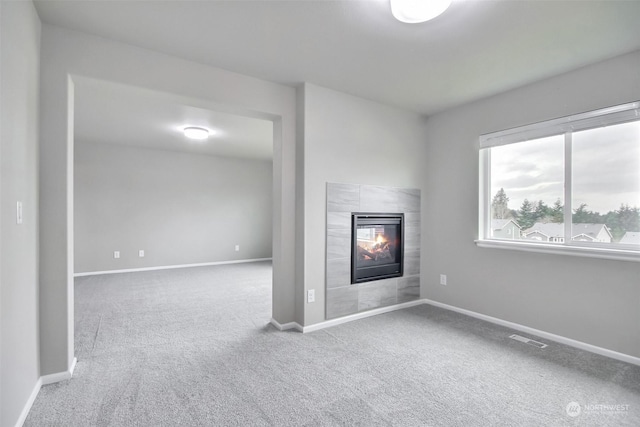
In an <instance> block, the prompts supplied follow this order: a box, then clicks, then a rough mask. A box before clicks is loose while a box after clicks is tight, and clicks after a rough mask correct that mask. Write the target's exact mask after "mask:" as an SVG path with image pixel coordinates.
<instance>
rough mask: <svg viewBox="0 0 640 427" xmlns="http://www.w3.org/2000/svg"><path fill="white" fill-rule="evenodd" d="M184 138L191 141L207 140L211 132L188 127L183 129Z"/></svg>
mask: <svg viewBox="0 0 640 427" xmlns="http://www.w3.org/2000/svg"><path fill="white" fill-rule="evenodd" d="M183 131H184V136H186V137H187V138H189V139H200V140H202V139H207V138H209V131H208V130H207V129H205V128H198V127H194V126H190V127H186V128H184V129H183Z"/></svg>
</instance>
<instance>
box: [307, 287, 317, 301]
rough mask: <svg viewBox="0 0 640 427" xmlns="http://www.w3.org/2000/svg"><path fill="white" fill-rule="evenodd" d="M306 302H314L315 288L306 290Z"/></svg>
mask: <svg viewBox="0 0 640 427" xmlns="http://www.w3.org/2000/svg"><path fill="white" fill-rule="evenodd" d="M307 302H316V290H315V289H309V290H308V291H307Z"/></svg>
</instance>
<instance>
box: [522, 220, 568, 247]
mask: <svg viewBox="0 0 640 427" xmlns="http://www.w3.org/2000/svg"><path fill="white" fill-rule="evenodd" d="M522 235H523V238H524V239H526V240H536V241H538V242H552V243H564V224H562V223H560V224H558V223H555V222H549V223H544V222H536V223H535V224H534V225H533V227H531V228H529V229H527V230H525V231H523V232H522Z"/></svg>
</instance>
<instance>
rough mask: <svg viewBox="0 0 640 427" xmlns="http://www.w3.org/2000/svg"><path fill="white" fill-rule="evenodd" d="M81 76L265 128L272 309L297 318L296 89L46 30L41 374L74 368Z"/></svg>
mask: <svg viewBox="0 0 640 427" xmlns="http://www.w3.org/2000/svg"><path fill="white" fill-rule="evenodd" d="M74 76H83V77H88V78H94V79H101V80H106V81H110V82H115V83H119V84H125V85H132V86H137V87H141V88H146V89H151V90H154V91H158V92H163V93H170V94H175V95H176V96H182V97H186V98H189V99H190V100H196V101H197V102H195V104H197V105H194V103H191V101H190V105H194V106H196V107H201V108H207V109H214V110H217V111H222V112H228V113H232V114H240V115H244V116H248V117H256V118H261V119H266V120H271V121H273V123H274V137H273V141H274V155H273V206H274V210H273V228H272V229H273V254H272V256H273V300H272V313H273V317H274V319H276V320H277V321H278V322H280V323H287V322H291V321H293V320H294V311H295V299H294V296H295V283H294V275H295V262H294V260H295V241H294V238H295V205H294V203H295V113H296V111H295V89H293V88H291V87H287V86H283V85H279V84H276V83H271V82H267V81H264V80H260V79H256V78H252V77H247V76H243V75H240V74H237V73H232V72H229V71H225V70H221V69H219V68H215V67H210V66H206V65H203V64H198V63H195V62H191V61H186V60H183V59H180V58H176V57H172V56H170V55H165V54H161V53H158V52H154V51H150V50H147V49H142V48H138V47H134V46H130V45H126V44H123V43H118V42H114V41H110V40H107V39H103V38H100V37H95V36H91V35H88V34H83V33H79V32H75V31H70V30H65V29H61V28H58V27H54V26H50V25H43V27H42V56H41V110H40V111H41V119H40V129H41V140H40V190H41V191H40V275H41V281H40V338H41V340H40V355H41V357H40V368H41V371H42V373H43V374H51V373H58V372H64V371H66V370H68V369H69V367H70V366H71V363H72V361H73V352H74V351H73V253H74V251H73V241H74V237H73V223H74V221H73V114H72V111H73V108H72V104H73V78H74Z"/></svg>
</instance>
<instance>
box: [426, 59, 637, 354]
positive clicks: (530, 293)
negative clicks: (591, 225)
mask: <svg viewBox="0 0 640 427" xmlns="http://www.w3.org/2000/svg"><path fill="white" fill-rule="evenodd" d="M638 70H640V52H636V53H633V54H630V55H626V56H622V57H618V58H614V59H611V60H609V61H606V62H602V63H599V64H595V65H592V66H589V67H586V68H583V69H580V70H577V71H574V72H571V73H568V74H564V75H560V76H557V77H553V78H550V79H548V80H545V81H542V82H539V83H536V84H533V85H530V86H526V87H523V88H520V89H516V90H513V91H510V92H507V93H504V94H502V95H498V96H495V97H492V98H489V99H485V100H482V101H479V102H476V103H473V104H470V105H467V106H464V107H461V108H457V109H454V110H451V111H448V112H445V113H442V114H438V115H436V116H433V117H432V118H430V120H429V125H428V138H427V141H428V151H427V155H426V156H425V157H424V159H425V163H426V164H425V169H426V171H427V176H426V180H424V181H423V182H424V190H423V191H424V193H423V195H424V198H425V199H426V200H428V204H429V207H426V208H423V212H424V215H423V243H422V245H423V246H422V247H423V253H422V262H423V267H425V268H423V275H422V277H423V282H422V286H423V289H422V295H423V297H426V298H430V299H432V300H436V301H439V302H442V303H446V304H450V305H454V306H457V307H461V308H465V309H468V310H472V311H475V312H479V313H482V314H486V315H489V316H494V317H497V318H500V319H504V320H507V321H511V322H516V323H519V324H522V325H526V326H529V327H532V328H537V329H540V330H543V331H546V332H550V333H554V334H558V335H561V336H564V337H568V338H572V339H575V340H579V341H583V342H586V343H589V344H593V345H596V346H600V347H604V348H608V349H611V350H615V351H619V352H622V353H626V354H629V355H632V356H636V357H640V309H639V307H640V263H637V262H622V261H611V260H603V259H594V258H580V257H571V256H559V255H548V254H540V253H528V252H518V251H509V250H499V249H487V248H478V247H476V245H475V244H474V239H476V238H477V236H478V136H479V135H480V134H483V133H487V132H491V131H497V130H501V129H506V128H511V127H514V126H519V125H524V124H528V123H532V122H537V121H542V120H547V119H551V118H555V117H561V116H566V115H569V114H573V113H578V112H583V111H588V110H592V109H597V108H602V107H606V106H610V105H614V104H618V103H624V102H629V101H636V100H638V99H640V75H639V74H638ZM440 273H443V274H447V275H448V285H447V286H441V285H439V284H438V278H439V276H438V275H439V274H440Z"/></svg>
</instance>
